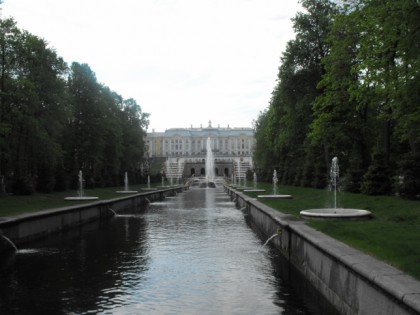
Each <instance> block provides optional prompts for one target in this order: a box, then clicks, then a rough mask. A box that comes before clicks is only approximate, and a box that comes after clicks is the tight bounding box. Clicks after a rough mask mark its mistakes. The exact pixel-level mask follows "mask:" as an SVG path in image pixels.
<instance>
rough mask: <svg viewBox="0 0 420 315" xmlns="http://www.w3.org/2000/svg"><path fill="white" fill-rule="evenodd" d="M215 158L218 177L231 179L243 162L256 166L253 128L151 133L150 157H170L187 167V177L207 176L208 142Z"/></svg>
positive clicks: (185, 173)
mask: <svg viewBox="0 0 420 315" xmlns="http://www.w3.org/2000/svg"><path fill="white" fill-rule="evenodd" d="M208 139H209V141H210V143H211V150H212V152H213V156H214V158H215V168H216V169H215V172H216V174H217V175H219V176H220V175H225V176H230V175H231V174H232V173H233V172H234V165H237V164H238V163H243V164H246V165H248V168H250V167H252V154H253V147H254V141H255V140H254V130H253V129H252V128H231V127H229V125H228V126H227V127H220V126H217V127H213V126H212V124H211V121H209V124H208V126H207V127H202V126H200V127H199V128H194V127H193V126H191V128H170V129H167V130H165V131H164V132H155V131H154V130H153V131H152V132H150V133H147V138H146V145H147V152H148V157H149V158H159V157H160V158H162V157H163V158H166V159H167V161H169V162H170V163H171V162H174V161H177V163H180V161H181V162H182V163H183V164H184V167H183V176H191V175H194V174H195V175H197V174H198V175H203V167H204V166H203V163H204V162H205V157H206V153H207V141H208Z"/></svg>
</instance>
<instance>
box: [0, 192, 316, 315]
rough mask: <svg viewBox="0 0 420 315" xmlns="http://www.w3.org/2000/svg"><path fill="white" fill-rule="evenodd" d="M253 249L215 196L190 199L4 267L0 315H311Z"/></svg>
mask: <svg viewBox="0 0 420 315" xmlns="http://www.w3.org/2000/svg"><path fill="white" fill-rule="evenodd" d="M262 243H263V241H262V240H261V238H259V237H258V235H257V234H255V233H254V232H252V230H251V229H250V228H249V226H248V223H247V222H246V221H245V220H244V217H243V214H242V212H241V211H239V210H237V209H235V207H234V204H233V202H231V201H230V200H229V199H228V198H226V196H225V195H224V194H223V192H221V191H220V190H217V189H191V190H190V191H188V192H186V193H183V194H179V195H177V197H176V198H172V199H170V200H166V201H165V202H159V203H152V204H150V205H149V206H148V207H147V209H144V210H141V211H139V210H133V211H132V213H127V214H124V215H118V216H116V217H114V218H112V219H110V220H109V221H106V222H96V223H94V224H90V225H86V226H83V227H82V228H80V229H74V230H72V231H69V232H67V233H63V234H60V235H58V236H57V235H56V236H55V237H51V238H48V239H46V240H44V241H43V242H39V243H36V244H31V245H33V246H32V247H31V248H30V249H27V252H26V253H24V252H21V253H19V252H18V253H17V254H14V255H12V256H9V257H8V259H4V261H6V263H4V261H3V264H2V267H1V269H0V296H1V298H0V314H3V313H4V314H13V313H16V314H22V313H28V314H32V313H48V312H49V313H54V314H56V313H65V314H68V313H76V314H87V313H90V312H92V313H117V314H139V313H142V314H143V313H145V314H180V313H182V314H316V313H321V312H319V311H317V310H314V308H313V307H311V306H310V305H309V306H308V304H307V303H305V299H302V298H301V297H299V296H298V295H296V294H295V293H294V292H293V290H292V289H291V286H290V285H289V284H288V283H287V273H286V280H283V278H282V276H283V277H284V275H281V272H280V271H279V270H287V268H286V269H283V266H282V263H281V262H280V261H278V259H279V257H277V256H276V254H275V252H274V251H272V249H270V248H263V247H262ZM28 245H29V244H28ZM279 268H280V269H279Z"/></svg>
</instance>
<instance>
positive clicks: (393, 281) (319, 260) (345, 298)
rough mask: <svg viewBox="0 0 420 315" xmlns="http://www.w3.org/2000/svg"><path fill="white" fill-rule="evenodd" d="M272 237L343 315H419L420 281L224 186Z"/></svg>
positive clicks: (268, 235)
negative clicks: (275, 235)
mask: <svg viewBox="0 0 420 315" xmlns="http://www.w3.org/2000/svg"><path fill="white" fill-rule="evenodd" d="M225 189H226V191H227V193H228V194H229V195H230V196H231V199H232V200H234V201H235V202H236V205H237V207H238V208H241V209H242V211H244V212H245V213H246V214H248V215H249V216H250V219H251V220H252V221H253V224H255V225H256V226H257V227H258V228H259V229H260V230H261V231H262V232H263V233H264V234H265V235H266V236H267V238H268V237H270V236H273V235H274V234H277V237H274V238H273V239H272V241H271V242H272V243H273V244H274V246H275V247H276V248H277V249H279V250H280V251H281V252H282V253H283V255H284V256H285V257H286V258H287V259H288V261H289V263H290V264H292V265H293V266H294V267H295V268H296V269H297V270H299V272H300V273H301V274H302V275H303V276H304V277H305V278H306V279H307V280H308V281H309V282H310V283H311V284H312V285H313V287H315V288H316V290H317V291H318V292H319V293H321V294H322V296H324V297H325V298H326V299H327V300H328V301H329V302H330V303H331V304H332V305H333V306H334V307H335V308H336V309H337V310H338V311H339V312H340V314H348V315H353V314H366V315H372V314H383V315H402V314H420V281H418V280H416V279H415V278H413V277H411V276H410V275H407V274H405V273H404V272H402V271H400V270H398V269H396V268H394V267H392V266H390V265H388V264H386V263H384V262H382V261H380V260H377V259H375V258H373V257H372V256H370V255H367V254H364V253H362V252H361V251H359V250H356V249H354V248H352V247H350V246H348V245H346V244H344V243H342V242H340V241H337V240H335V239H333V238H331V237H329V236H327V235H325V234H323V233H321V232H319V231H316V230H315V229H313V228H311V227H309V226H307V225H306V224H305V222H304V221H302V220H299V219H297V218H296V217H295V216H292V215H287V214H282V213H281V212H279V211H277V210H274V209H272V208H270V207H268V206H266V205H264V204H263V203H261V202H259V201H258V200H256V199H255V198H250V197H248V196H247V195H245V194H243V193H241V192H239V191H236V190H234V189H233V188H231V187H228V186H226V187H225Z"/></svg>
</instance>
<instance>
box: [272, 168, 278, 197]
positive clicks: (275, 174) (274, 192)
mask: <svg viewBox="0 0 420 315" xmlns="http://www.w3.org/2000/svg"><path fill="white" fill-rule="evenodd" d="M278 181H279V180H278V178H277V171H276V170H274V172H273V195H277V183H278Z"/></svg>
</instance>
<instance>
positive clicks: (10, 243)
mask: <svg viewBox="0 0 420 315" xmlns="http://www.w3.org/2000/svg"><path fill="white" fill-rule="evenodd" d="M0 236H1V237H2V238H3V239H4V240H5V241H6V243H8V244H9V245H10V246H11V247H12V248H13V249H14V251H15V252H17V251H18V248H17V247H16V245H15V243H13V242H12V240H11V239H10V238H8V237H7V236H4V235H0Z"/></svg>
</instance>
